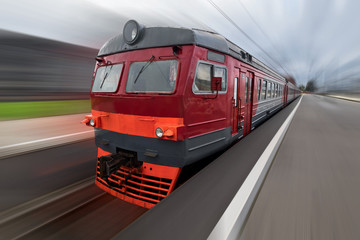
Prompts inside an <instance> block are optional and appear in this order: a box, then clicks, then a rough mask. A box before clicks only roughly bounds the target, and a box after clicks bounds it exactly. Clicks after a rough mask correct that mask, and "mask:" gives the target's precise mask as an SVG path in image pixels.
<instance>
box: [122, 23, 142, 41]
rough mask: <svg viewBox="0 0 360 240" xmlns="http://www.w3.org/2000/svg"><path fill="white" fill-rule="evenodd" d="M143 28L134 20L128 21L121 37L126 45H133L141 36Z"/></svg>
mask: <svg viewBox="0 0 360 240" xmlns="http://www.w3.org/2000/svg"><path fill="white" fill-rule="evenodd" d="M143 29H144V26H142V25H140V24H139V23H137V22H136V21H135V20H130V21H128V22H127V23H126V24H125V26H124V29H123V37H124V40H125V42H126V43H127V44H129V45H131V44H134V43H135V42H136V41H137V40H138V39H139V38H140V36H141V34H142V31H143Z"/></svg>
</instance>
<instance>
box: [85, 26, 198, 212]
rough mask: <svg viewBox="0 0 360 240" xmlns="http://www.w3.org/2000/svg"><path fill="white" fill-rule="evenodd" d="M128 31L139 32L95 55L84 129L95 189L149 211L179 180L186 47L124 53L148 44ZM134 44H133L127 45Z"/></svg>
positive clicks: (186, 65) (181, 154)
mask: <svg viewBox="0 0 360 240" xmlns="http://www.w3.org/2000/svg"><path fill="white" fill-rule="evenodd" d="M133 26H134V27H135V28H136V27H137V28H138V29H135V30H133V31H131V29H130V30H126V29H124V33H123V34H124V36H123V39H120V40H119V38H115V39H112V40H110V41H109V42H108V43H107V44H105V45H104V47H103V49H101V50H100V52H99V56H98V57H97V58H96V60H97V64H96V67H95V71H94V76H93V84H92V88H91V104H92V115H89V116H86V118H85V120H84V121H83V122H84V123H86V124H87V125H89V126H92V127H94V128H95V142H96V145H97V147H98V161H97V170H96V184H97V185H98V186H99V187H100V188H102V189H103V190H105V191H107V192H109V193H110V194H112V195H114V196H117V197H119V198H121V199H123V200H125V201H129V202H132V203H134V204H137V205H140V206H143V207H147V208H150V207H152V206H154V205H155V204H156V203H158V202H159V201H160V200H162V199H163V198H164V197H166V196H167V195H168V194H169V193H170V192H171V191H172V190H173V188H174V186H175V183H176V180H177V178H178V176H179V174H180V170H181V166H182V161H183V152H184V151H183V149H184V143H183V134H182V129H183V127H184V121H183V113H182V105H183V103H182V97H181V96H182V94H183V93H182V92H183V88H184V86H183V85H181V84H180V82H181V81H185V78H186V76H185V75H186V74H183V73H185V72H186V71H185V70H186V69H187V68H188V67H189V66H188V65H189V64H190V63H189V60H188V59H189V56H190V55H191V53H192V50H191V49H192V47H191V46H188V47H186V46H184V47H178V46H175V47H173V46H170V47H155V48H143V49H140V50H135V49H132V50H130V51H129V50H127V49H126V46H128V47H132V48H136V45H134V44H139V45H141V40H143V41H144V39H145V38H146V35H145V36H136V31H138V34H141V33H140V30H141V26H139V25H137V24H136V23H135V25H133ZM125 28H126V26H125ZM127 33H130V36H125V35H126V34H127ZM120 36H121V35H120ZM126 37H128V39H126ZM140 37H142V39H140ZM135 38H138V42H137V43H136V42H131V41H132V40H134V39H135ZM117 41H120V43H119V42H117ZM117 44H123V45H124V46H120V47H119V46H116V45H117ZM116 47H118V48H116ZM104 48H105V49H104ZM116 49H124V51H118V50H116ZM101 53H105V54H103V55H101ZM180 66H181V68H180ZM180 69H182V71H180ZM182 75H184V76H182ZM182 78H184V79H182Z"/></svg>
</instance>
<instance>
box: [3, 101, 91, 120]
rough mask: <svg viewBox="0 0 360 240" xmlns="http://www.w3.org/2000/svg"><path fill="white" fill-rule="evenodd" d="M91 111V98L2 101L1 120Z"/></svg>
mask: <svg viewBox="0 0 360 240" xmlns="http://www.w3.org/2000/svg"><path fill="white" fill-rule="evenodd" d="M90 111H91V106H90V100H62V101H34V102H0V121H4V120H15V119H24V118H36V117H49V116H58V115H66V114H76V113H86V112H90Z"/></svg>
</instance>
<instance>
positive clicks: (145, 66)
mask: <svg viewBox="0 0 360 240" xmlns="http://www.w3.org/2000/svg"><path fill="white" fill-rule="evenodd" d="M154 58H155V57H154V56H151V58H150V59H149V60H148V61H147V62H146V63H145V65H144V66H142V68H141V69H140V71H139V73H138V75H137V76H136V78H135V80H134V84H135V83H136V81H137V80H138V79H139V77H140V75H141V73H143V72H144V71H145V69H146V68H147V67H148V66H150V64H151V63H152V62H153V60H154Z"/></svg>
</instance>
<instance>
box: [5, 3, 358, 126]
mask: <svg viewBox="0 0 360 240" xmlns="http://www.w3.org/2000/svg"><path fill="white" fill-rule="evenodd" d="M359 7H360V2H359V1H356V0H332V1H327V0H320V1H315V2H314V1H310V0H292V1H287V0H272V1H265V0H258V1H250V0H229V1H215V0H196V1H190V0H185V1H183V2H181V3H180V2H178V1H161V0H152V1H145V0H136V1H114V0H107V1H94V0H82V1H70V0H62V1H45V0H35V1H31V2H29V1H26V0H19V1H2V3H1V9H0V13H1V14H0V55H1V58H0V101H1V102H9V101H11V102H13V101H37V100H42V101H44V100H69V99H72V100H79V99H88V98H89V89H90V84H91V78H92V74H93V69H94V64H95V61H94V57H95V56H96V54H97V51H98V49H99V48H100V47H101V46H102V44H103V43H104V42H106V41H107V40H108V39H109V38H111V37H112V36H114V35H116V34H119V33H120V32H121V31H122V27H123V25H124V24H125V22H126V21H127V20H129V19H135V20H137V21H138V22H140V23H142V24H144V25H146V26H150V27H151V26H177V27H187V28H201V29H207V30H212V31H216V32H219V33H220V34H222V35H224V36H225V37H227V38H228V39H230V40H231V41H233V42H235V43H236V44H238V45H240V46H241V47H243V48H244V49H246V50H247V51H249V52H250V53H251V54H253V55H254V56H256V57H257V58H259V59H261V60H262V61H263V62H265V63H266V64H268V65H269V66H271V67H272V68H274V69H275V70H277V71H279V72H280V73H282V74H283V75H285V76H288V75H290V76H293V77H294V78H295V79H296V82H297V84H298V86H301V87H302V89H304V88H305V87H306V86H307V85H308V88H307V90H310V91H316V92H338V93H339V92H341V93H347V94H359V92H360V81H359V79H360V68H359V67H358V66H359V64H360V55H359V54H360V43H359V41H358V39H359V37H360V36H359V35H360V32H359V31H357V30H356V26H357V24H358V23H360V15H359V14H357V11H358V9H359ZM308 83H310V84H308ZM80 105H81V104H80ZM9 108H14V105H13V107H9V106H4V105H2V109H1V110H4V109H9ZM88 110H89V106H88V103H85V105H84V103H82V105H81V106H80V107H79V109H78V110H74V111H75V112H76V111H88ZM59 113H60V114H61V113H62V112H61V111H59ZM64 113H67V112H66V111H64ZM70 113H72V112H70ZM54 114H55V113H54ZM5 115H6V114H5V113H3V116H2V117H1V118H2V119H9V118H14V117H15V118H16V115H15V116H14V117H11V116H5Z"/></svg>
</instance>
